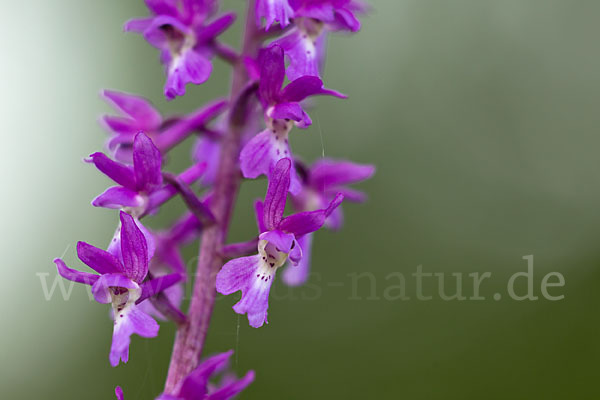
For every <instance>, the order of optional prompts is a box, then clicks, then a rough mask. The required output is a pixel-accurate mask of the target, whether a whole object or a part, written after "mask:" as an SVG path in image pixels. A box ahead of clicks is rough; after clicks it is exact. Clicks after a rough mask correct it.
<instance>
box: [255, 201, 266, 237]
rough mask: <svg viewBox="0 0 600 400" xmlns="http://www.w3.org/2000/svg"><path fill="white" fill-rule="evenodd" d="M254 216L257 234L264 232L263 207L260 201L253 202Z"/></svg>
mask: <svg viewBox="0 0 600 400" xmlns="http://www.w3.org/2000/svg"><path fill="white" fill-rule="evenodd" d="M254 216H255V217H256V226H257V227H258V232H259V233H263V232H265V231H266V230H267V227H266V226H265V206H264V204H263V202H262V201H261V200H256V201H255V202H254Z"/></svg>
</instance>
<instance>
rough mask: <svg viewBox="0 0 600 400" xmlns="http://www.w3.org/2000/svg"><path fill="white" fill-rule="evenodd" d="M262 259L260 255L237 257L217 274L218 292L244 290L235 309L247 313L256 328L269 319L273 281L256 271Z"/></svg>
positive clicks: (226, 292)
mask: <svg viewBox="0 0 600 400" xmlns="http://www.w3.org/2000/svg"><path fill="white" fill-rule="evenodd" d="M261 261H262V260H261V258H260V256H259V255H255V256H250V257H242V258H236V259H234V260H231V261H229V262H228V263H227V264H225V265H224V266H223V268H221V271H219V273H218V274H217V285H216V287H217V292H219V293H221V294H231V293H234V292H237V291H238V290H241V291H242V299H241V300H240V301H239V302H238V303H237V304H236V305H234V306H233V310H234V311H235V312H236V313H238V314H245V313H247V314H248V321H249V323H250V326H252V327H254V328H259V327H261V326H262V325H263V324H264V323H265V322H266V321H267V309H268V308H269V290H270V289H271V284H272V283H273V279H271V278H270V279H267V280H266V281H265V280H263V279H261V278H260V277H259V275H260V274H257V273H256V272H257V270H258V268H259V266H260V265H261ZM263 278H264V277H263Z"/></svg>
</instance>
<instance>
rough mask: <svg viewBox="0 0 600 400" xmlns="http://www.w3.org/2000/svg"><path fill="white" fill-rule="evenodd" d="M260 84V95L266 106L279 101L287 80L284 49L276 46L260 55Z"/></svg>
mask: <svg viewBox="0 0 600 400" xmlns="http://www.w3.org/2000/svg"><path fill="white" fill-rule="evenodd" d="M259 65H260V82H259V86H258V93H259V95H260V97H261V99H262V100H263V101H264V102H265V103H266V104H272V103H275V102H277V100H278V99H279V92H280V91H281V85H282V84H283V80H284V79H285V63H284V59H283V49H282V48H281V47H280V46H277V45H274V46H270V47H268V48H266V49H263V50H261V52H260V55H259Z"/></svg>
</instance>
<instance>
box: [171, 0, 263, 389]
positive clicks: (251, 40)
mask: <svg viewBox="0 0 600 400" xmlns="http://www.w3.org/2000/svg"><path fill="white" fill-rule="evenodd" d="M254 8H255V0H249V1H248V11H247V14H246V21H245V24H246V26H245V31H244V42H243V47H242V54H241V57H239V58H238V59H237V61H236V63H235V65H234V68H233V83H232V87H231V97H230V102H229V104H230V105H233V104H236V100H237V99H238V97H239V96H240V94H241V93H242V92H243V90H244V88H245V86H246V85H247V84H248V76H247V74H246V70H245V66H244V62H243V60H244V57H255V56H256V53H257V52H258V49H259V47H260V42H261V39H262V37H261V35H259V32H258V30H257V28H256V22H255V14H254ZM242 129H243V122H240V120H239V119H238V118H235V116H234V117H232V118H230V120H229V129H228V132H227V133H226V135H225V136H224V137H223V140H222V148H221V157H220V161H219V169H218V173H217V178H216V183H215V188H214V197H213V200H212V205H213V206H212V212H213V215H214V216H215V218H216V221H217V223H216V224H214V225H212V226H210V227H207V228H206V229H205V230H204V231H203V233H202V238H201V243H200V255H199V259H198V267H197V269H196V274H195V282H194V289H193V294H192V299H191V302H190V307H189V311H188V316H187V320H186V322H185V323H183V324H182V325H180V326H179V328H178V330H177V335H176V337H175V344H174V345H173V353H172V354H171V364H170V365H169V372H168V375H167V380H166V383H165V394H171V395H174V394H176V392H177V390H178V389H179V386H180V384H181V381H182V380H183V379H184V378H185V377H186V376H187V375H188V374H189V373H190V372H191V371H192V370H193V369H194V368H195V367H196V366H197V365H198V362H199V359H200V355H201V353H202V348H203V347H204V341H205V339H206V333H207V331H208V326H209V324H210V318H211V315H212V310H213V306H214V302H215V297H216V289H215V279H216V275H217V272H218V271H219V268H220V267H221V266H222V263H223V260H222V257H221V248H222V246H223V244H224V243H225V238H226V236H227V230H228V227H229V221H230V219H231V214H232V211H233V205H234V202H235V198H236V196H237V192H238V187H239V184H240V173H239V167H238V155H239V151H240V146H241V133H242Z"/></svg>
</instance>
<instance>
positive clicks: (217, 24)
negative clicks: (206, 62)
mask: <svg viewBox="0 0 600 400" xmlns="http://www.w3.org/2000/svg"><path fill="white" fill-rule="evenodd" d="M235 18H236V16H235V13H233V12H229V13H226V14H224V15H222V16H220V17H219V18H217V19H215V20H214V21H212V22H211V23H209V24H207V25H205V26H203V27H202V28H201V29H199V30H198V31H197V32H196V40H197V42H198V43H203V42H210V41H212V40H214V39H215V38H216V37H217V36H219V35H220V34H221V33H223V32H225V30H227V28H229V27H230V26H231V24H233V23H234V22H235Z"/></svg>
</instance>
